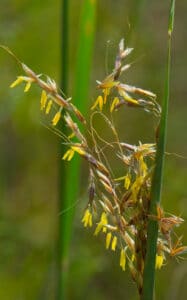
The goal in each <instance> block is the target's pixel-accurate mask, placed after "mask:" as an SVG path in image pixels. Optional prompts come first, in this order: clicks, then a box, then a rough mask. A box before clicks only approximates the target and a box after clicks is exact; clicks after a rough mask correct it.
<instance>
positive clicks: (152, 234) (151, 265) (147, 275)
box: [141, 0, 175, 300]
mask: <svg viewBox="0 0 187 300" xmlns="http://www.w3.org/2000/svg"><path fill="white" fill-rule="evenodd" d="M174 12H175V0H172V1H171V8H170V16H169V26H168V54H167V66H166V69H167V71H166V82H165V95H164V99H163V105H162V115H161V120H160V128H159V136H158V142H157V153H156V164H155V170H154V175H153V181H152V191H151V205H150V214H151V215H156V214H157V210H156V208H157V205H158V204H159V203H160V199H161V189H162V181H163V164H164V153H165V145H166V129H167V119H168V104H169V91H170V68H171V36H172V32H173V25H174ZM157 237H158V222H157V221H155V220H151V219H150V220H149V224H148V236H147V254H146V261H145V269H144V278H143V293H142V298H141V299H142V300H152V299H153V294H154V282H155V258H156V247H157Z"/></svg>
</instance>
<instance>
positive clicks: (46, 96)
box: [11, 40, 187, 290]
mask: <svg viewBox="0 0 187 300" xmlns="http://www.w3.org/2000/svg"><path fill="white" fill-rule="evenodd" d="M132 50H133V49H132V48H124V41H123V40H121V41H120V44H119V51H118V54H117V57H116V60H115V66H114V70H113V71H112V73H111V74H110V75H109V76H107V77H106V78H105V79H104V80H103V81H102V82H100V81H98V82H97V83H98V86H97V88H98V89H99V90H101V93H100V94H99V96H98V97H97V99H96V101H95V102H94V104H93V105H92V107H91V116H90V120H89V121H88V122H86V120H85V118H84V117H83V116H82V114H81V113H80V111H79V110H78V109H77V108H76V107H75V106H74V105H73V104H72V102H71V99H64V97H62V95H61V94H60V93H59V91H58V88H57V86H56V83H55V82H54V81H53V80H51V79H50V78H47V80H46V81H44V80H43V79H41V75H36V74H35V73H34V72H33V71H32V70H31V69H29V68H28V67H27V66H26V65H25V64H22V67H23V70H24V71H25V73H26V76H19V77H18V78H17V79H16V81H14V82H13V83H12V84H11V88H13V87H15V86H16V85H18V84H20V83H21V82H25V83H26V86H25V89H24V91H25V92H28V90H29V89H30V87H31V84H33V83H36V84H37V85H38V86H39V87H40V88H41V89H42V92H41V100H40V108H41V111H42V112H44V113H45V114H47V115H48V114H51V109H52V107H53V106H54V105H55V109H57V111H56V113H55V114H54V115H53V116H52V119H51V126H52V127H53V128H54V127H55V126H57V125H58V123H59V122H61V121H63V122H64V123H65V124H66V127H67V128H68V130H69V132H68V133H66V134H65V133H63V132H61V133H60V134H61V136H62V138H63V139H64V141H65V143H66V145H67V146H68V150H67V151H66V152H65V153H64V154H63V156H62V159H63V160H67V161H70V160H71V159H72V158H73V156H74V154H75V153H78V154H79V155H80V156H81V157H82V158H84V159H85V160H86V161H87V163H88V168H89V200H88V204H87V207H86V210H85V212H84V215H83V218H82V223H83V225H84V227H92V226H94V227H95V228H94V232H93V233H94V235H95V236H97V235H102V236H103V237H104V238H105V246H106V249H111V250H112V251H116V252H117V251H119V264H120V267H121V268H122V270H125V269H126V265H128V268H129V270H130V272H131V275H132V277H133V279H134V281H135V282H136V284H137V286H138V289H139V290H141V288H142V274H143V270H144V261H145V255H146V241H147V224H148V220H149V219H150V218H152V219H154V220H155V221H158V224H159V236H158V242H157V256H156V266H155V267H156V268H158V269H160V268H161V267H162V265H163V264H164V262H165V261H166V258H167V256H168V255H169V256H176V255H180V254H182V253H184V252H185V251H186V250H187V248H186V247H184V246H181V244H180V243H181V240H180V238H179V239H178V240H177V242H176V243H175V245H173V242H172V232H173V229H174V227H175V226H177V225H179V224H180V223H182V222H183V219H182V218H179V217H176V216H174V215H169V216H165V214H164V212H163V210H162V209H161V207H159V206H158V207H157V215H155V216H153V215H150V214H149V207H150V201H151V179H152V173H153V170H154V163H155V152H156V145H155V144H154V143H147V144H142V143H141V142H139V144H138V145H130V144H128V143H126V142H124V141H121V140H120V138H119V134H118V132H117V129H116V127H115V125H114V121H113V118H112V114H113V113H115V112H116V111H117V110H118V109H121V108H122V107H123V106H124V105H127V106H131V107H134V108H141V109H143V110H144V111H147V112H150V113H152V114H153V115H154V116H155V117H156V118H158V121H159V118H160V114H161V108H160V106H159V104H158V103H157V101H156V95H155V94H154V93H152V92H150V91H147V90H143V89H141V88H137V87H134V86H131V85H128V84H126V83H122V82H121V81H120V75H121V74H122V73H123V72H125V71H126V70H127V69H128V68H129V67H130V64H126V65H123V60H124V59H125V58H126V57H127V56H128V55H129V54H130V53H131V52H132ZM95 116H99V117H100V118H101V119H102V120H104V122H105V123H106V124H107V126H108V128H109V130H110V131H111V135H112V136H113V141H112V142H111V141H110V142H107V141H106V140H105V139H104V138H102V136H101V135H100V134H99V133H98V132H97V130H96V128H94V126H93V119H94V117H95ZM75 118H76V119H77V120H78V121H80V122H81V123H82V124H84V126H85V131H86V133H85V134H83V133H82V132H81V131H80V129H79V126H78V123H76V122H75V121H74V119H75ZM108 148H110V150H112V152H113V154H114V155H115V159H116V160H117V161H118V163H120V165H121V168H120V169H121V170H123V171H122V174H121V176H120V177H117V178H116V177H115V175H114V174H115V170H114V169H113V168H112V167H111V164H110V163H109V160H110V158H108V157H107V154H106V152H105V150H106V149H108Z"/></svg>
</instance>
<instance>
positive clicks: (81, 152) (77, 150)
mask: <svg viewBox="0 0 187 300" xmlns="http://www.w3.org/2000/svg"><path fill="white" fill-rule="evenodd" d="M71 149H73V151H75V152H77V153H79V154H80V155H85V153H86V152H85V151H84V150H83V149H81V148H79V147H77V146H72V147H71Z"/></svg>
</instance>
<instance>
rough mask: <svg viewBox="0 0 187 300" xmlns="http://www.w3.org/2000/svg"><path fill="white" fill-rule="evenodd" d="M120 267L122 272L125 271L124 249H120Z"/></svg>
mask: <svg viewBox="0 0 187 300" xmlns="http://www.w3.org/2000/svg"><path fill="white" fill-rule="evenodd" d="M119 265H120V267H121V268H122V270H123V271H125V265H126V255H125V251H124V249H121V253H120V263H119Z"/></svg>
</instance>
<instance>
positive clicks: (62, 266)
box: [56, 0, 69, 300]
mask: <svg viewBox="0 0 187 300" xmlns="http://www.w3.org/2000/svg"><path fill="white" fill-rule="evenodd" d="M68 21H69V4H68V0H63V1H62V31H61V33H62V39H61V42H62V55H61V78H62V80H61V89H62V90H63V92H64V93H65V94H67V93H68V52H69V30H68V28H69V26H68V25H69V24H68ZM59 148H60V153H62V152H63V151H64V147H63V146H62V145H61V143H60V145H59ZM66 173H67V171H66V168H65V163H64V161H62V160H61V159H60V160H59V178H58V179H59V187H58V191H59V192H58V196H59V197H58V200H59V201H58V212H59V216H58V236H57V292H56V299H57V300H62V299H67V297H66V295H67V272H68V270H67V263H66V261H65V259H64V248H65V247H66V244H67V242H68V240H67V237H66V230H65V228H64V221H65V220H64V215H63V214H62V212H63V211H64V209H66V207H67V203H66V194H65V186H66V181H65V178H66ZM62 262H63V263H62Z"/></svg>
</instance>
